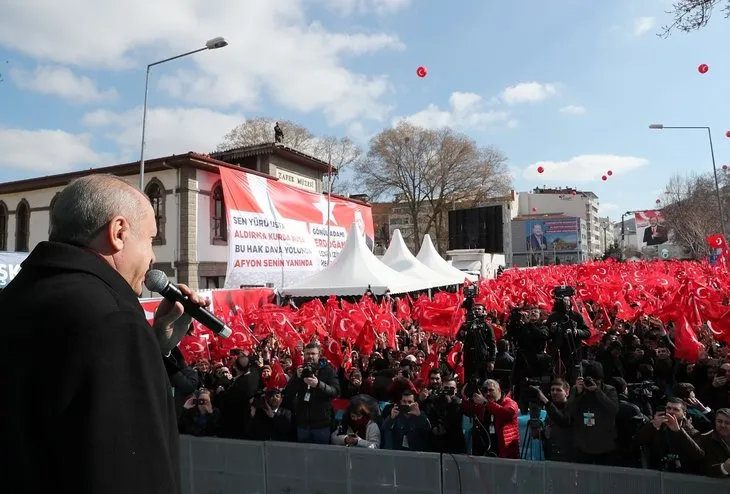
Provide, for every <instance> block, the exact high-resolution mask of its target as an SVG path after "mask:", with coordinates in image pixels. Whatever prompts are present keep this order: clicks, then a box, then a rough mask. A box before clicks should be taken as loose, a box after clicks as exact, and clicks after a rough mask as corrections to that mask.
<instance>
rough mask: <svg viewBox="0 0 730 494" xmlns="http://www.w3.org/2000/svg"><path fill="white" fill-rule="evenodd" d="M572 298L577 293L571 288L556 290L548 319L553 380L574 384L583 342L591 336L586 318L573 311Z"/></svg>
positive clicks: (562, 287)
mask: <svg viewBox="0 0 730 494" xmlns="http://www.w3.org/2000/svg"><path fill="white" fill-rule="evenodd" d="M573 295H575V290H573V288H572V287H569V286H567V287H566V286H560V287H556V288H555V289H554V290H553V297H554V299H555V302H554V303H553V310H552V312H551V313H550V315H549V316H548V320H547V325H548V329H549V330H550V345H551V347H552V350H553V357H554V365H553V374H554V377H556V378H558V377H559V378H564V379H567V380H568V381H569V382H571V383H572V382H575V380H576V379H577V378H578V373H577V372H576V369H577V366H578V365H580V362H581V359H582V350H583V349H582V348H581V342H582V341H583V340H587V339H588V338H590V337H591V332H590V331H589V330H588V326H587V325H586V322H585V320H583V316H582V315H580V314H579V313H577V312H575V311H574V310H573V309H572V306H573V303H572V300H571V297H572V296H573Z"/></svg>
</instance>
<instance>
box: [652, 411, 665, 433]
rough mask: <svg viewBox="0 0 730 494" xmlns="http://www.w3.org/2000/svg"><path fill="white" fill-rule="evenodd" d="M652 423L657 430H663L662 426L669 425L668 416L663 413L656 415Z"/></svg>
mask: <svg viewBox="0 0 730 494" xmlns="http://www.w3.org/2000/svg"><path fill="white" fill-rule="evenodd" d="M651 423H652V425H653V426H654V428H655V429H656V430H659V429H661V428H662V426H663V425H664V424H666V423H667V414H666V413H663V412H662V413H655V414H654V418H653V419H652V421H651Z"/></svg>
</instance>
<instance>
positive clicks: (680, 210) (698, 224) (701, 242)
mask: <svg viewBox="0 0 730 494" xmlns="http://www.w3.org/2000/svg"><path fill="white" fill-rule="evenodd" d="M664 202H665V204H666V206H665V207H664V209H663V213H664V222H665V224H666V226H667V228H668V229H669V230H673V231H674V243H675V244H677V245H679V246H681V247H684V248H685V249H686V250H687V251H689V253H690V255H691V256H692V257H693V258H696V259H699V258H701V257H704V256H706V255H708V254H709V253H710V249H709V246H708V245H707V241H706V237H707V236H709V235H714V234H716V233H718V232H720V231H721V228H720V215H719V213H718V205H717V195H716V190H715V181H714V178H713V176H712V175H711V174H701V175H697V174H695V175H690V176H686V177H682V176H679V175H675V176H674V177H672V178H671V179H670V180H669V183H668V184H667V189H666V191H665V194H664ZM726 202H727V201H726V199H723V203H724V204H723V205H725V203H726Z"/></svg>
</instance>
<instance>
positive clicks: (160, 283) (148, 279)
mask: <svg viewBox="0 0 730 494" xmlns="http://www.w3.org/2000/svg"><path fill="white" fill-rule="evenodd" d="M167 283H168V279H167V275H166V274H165V273H163V272H162V271H160V270H159V269H150V270H149V271H147V275H145V277H144V286H146V287H147V289H148V290H149V291H151V292H157V293H159V292H161V291H162V290H164V289H165V287H166V286H167Z"/></svg>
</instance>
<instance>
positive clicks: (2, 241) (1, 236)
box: [0, 201, 8, 250]
mask: <svg viewBox="0 0 730 494" xmlns="http://www.w3.org/2000/svg"><path fill="white" fill-rule="evenodd" d="M0 250H8V207H7V206H6V205H5V203H4V202H3V201H0Z"/></svg>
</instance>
